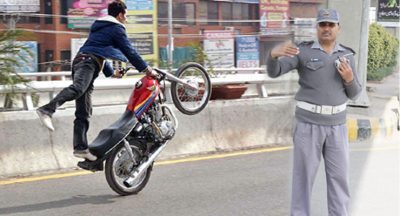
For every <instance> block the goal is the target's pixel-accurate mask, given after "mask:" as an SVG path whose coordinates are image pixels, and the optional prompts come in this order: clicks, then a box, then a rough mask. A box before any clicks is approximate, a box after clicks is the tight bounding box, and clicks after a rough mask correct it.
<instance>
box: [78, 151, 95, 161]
mask: <svg viewBox="0 0 400 216" xmlns="http://www.w3.org/2000/svg"><path fill="white" fill-rule="evenodd" d="M74 156H75V157H77V158H84V159H87V160H90V161H95V160H97V157H96V156H95V155H93V154H92V153H90V151H89V149H85V150H74Z"/></svg>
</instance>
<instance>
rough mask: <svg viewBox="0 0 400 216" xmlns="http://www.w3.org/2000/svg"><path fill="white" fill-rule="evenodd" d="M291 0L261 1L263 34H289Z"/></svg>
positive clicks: (261, 27)
mask: <svg viewBox="0 0 400 216" xmlns="http://www.w3.org/2000/svg"><path fill="white" fill-rule="evenodd" d="M288 22H289V0H261V1H260V32H261V34H262V35H284V34H288V33H289V30H288V25H287V24H288Z"/></svg>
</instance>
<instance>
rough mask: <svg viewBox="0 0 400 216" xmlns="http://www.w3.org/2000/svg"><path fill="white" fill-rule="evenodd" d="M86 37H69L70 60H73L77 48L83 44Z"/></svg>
mask: <svg viewBox="0 0 400 216" xmlns="http://www.w3.org/2000/svg"><path fill="white" fill-rule="evenodd" d="M86 39H87V38H72V39H71V62H72V61H73V60H74V58H75V56H76V54H78V51H79V49H80V48H81V47H82V46H83V44H84V43H85V41H86Z"/></svg>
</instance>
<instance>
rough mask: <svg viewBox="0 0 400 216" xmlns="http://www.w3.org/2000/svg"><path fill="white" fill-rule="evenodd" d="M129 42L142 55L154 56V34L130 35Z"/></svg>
mask: <svg viewBox="0 0 400 216" xmlns="http://www.w3.org/2000/svg"><path fill="white" fill-rule="evenodd" d="M128 37H129V40H130V41H131V42H132V46H133V47H135V49H136V51H137V52H138V53H140V55H153V54H154V41H153V39H154V35H153V33H142V34H129V35H128Z"/></svg>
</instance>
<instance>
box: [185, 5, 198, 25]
mask: <svg viewBox="0 0 400 216" xmlns="http://www.w3.org/2000/svg"><path fill="white" fill-rule="evenodd" d="M185 18H186V24H188V25H195V24H196V20H195V19H196V6H195V4H194V3H185Z"/></svg>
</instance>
